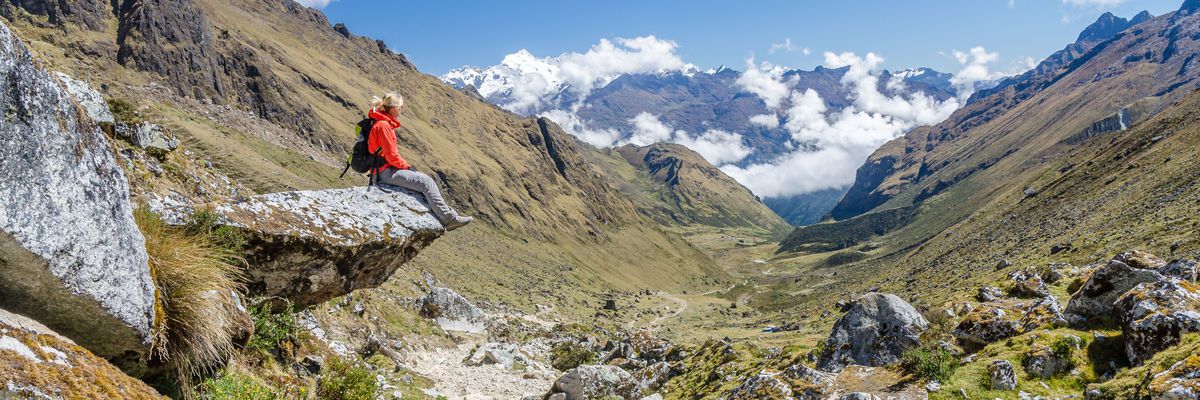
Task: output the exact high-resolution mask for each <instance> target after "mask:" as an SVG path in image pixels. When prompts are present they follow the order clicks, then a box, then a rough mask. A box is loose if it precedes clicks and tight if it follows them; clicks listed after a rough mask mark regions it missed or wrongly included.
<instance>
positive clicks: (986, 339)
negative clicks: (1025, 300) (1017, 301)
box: [951, 305, 1021, 352]
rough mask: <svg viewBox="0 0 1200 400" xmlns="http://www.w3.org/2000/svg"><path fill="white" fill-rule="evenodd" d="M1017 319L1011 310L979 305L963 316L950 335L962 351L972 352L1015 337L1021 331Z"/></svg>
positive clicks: (1017, 316)
mask: <svg viewBox="0 0 1200 400" xmlns="http://www.w3.org/2000/svg"><path fill="white" fill-rule="evenodd" d="M1019 319H1020V316H1019V315H1015V313H1014V312H1013V311H1012V310H1005V309H1004V308H1002V307H998V306H991V305H980V306H978V307H977V308H975V309H973V310H971V311H970V312H968V313H966V315H963V318H962V320H960V321H959V322H958V325H957V326H955V327H954V330H953V331H952V332H951V333H952V334H953V335H954V338H955V339H958V342H959V344H960V345H962V347H963V349H966V350H967V351H971V352H974V351H978V350H979V349H982V348H983V347H984V346H987V345H988V344H989V343H992V342H995V341H998V340H1003V339H1007V338H1010V337H1013V336H1016V335H1017V334H1018V333H1019V332H1020V330H1021V324H1020V322H1019Z"/></svg>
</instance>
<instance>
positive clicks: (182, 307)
mask: <svg viewBox="0 0 1200 400" xmlns="http://www.w3.org/2000/svg"><path fill="white" fill-rule="evenodd" d="M134 220H135V221H136V222H137V225H138V228H139V229H141V231H142V235H143V236H145V238H146V252H147V253H148V254H149V256H150V273H151V275H152V277H153V279H154V285H155V286H156V288H157V291H156V293H155V308H156V311H157V312H156V314H155V315H156V317H155V324H154V331H153V338H152V339H153V345H152V349H151V353H150V355H149V358H150V360H149V361H150V362H151V363H152V364H158V365H163V366H165V367H167V368H168V369H169V370H170V372H171V373H172V374H174V378H175V379H176V381H177V383H178V384H179V385H180V387H183V388H187V387H189V386H190V384H191V382H192V379H193V378H194V377H198V376H202V375H205V374H209V373H211V372H213V371H214V370H215V369H217V368H220V367H221V366H223V365H224V364H225V362H226V360H228V358H229V356H230V355H231V354H233V353H234V351H235V347H234V337H235V336H236V335H237V334H238V333H239V332H240V331H241V330H244V329H245V326H244V325H243V323H242V321H243V320H244V312H243V311H241V310H240V309H239V307H240V305H239V304H238V300H237V299H238V297H237V296H239V294H238V293H241V292H242V291H244V288H243V284H242V281H243V280H244V277H243V276H242V269H241V268H240V267H239V266H238V263H239V262H241V261H240V258H239V257H238V256H237V255H236V253H235V252H234V251H233V250H232V249H230V248H229V247H225V246H221V245H220V244H218V243H217V241H216V240H215V239H214V236H213V235H212V232H210V231H205V230H200V229H189V228H177V227H171V226H168V225H167V224H166V223H164V222H163V221H162V220H161V219H160V218H159V216H158V215H156V214H154V213H153V212H151V211H150V210H149V208H148V207H146V206H145V205H142V206H140V207H138V208H137V210H136V211H135V212H134ZM184 392H185V393H186V392H187V391H186V390H185V391H184Z"/></svg>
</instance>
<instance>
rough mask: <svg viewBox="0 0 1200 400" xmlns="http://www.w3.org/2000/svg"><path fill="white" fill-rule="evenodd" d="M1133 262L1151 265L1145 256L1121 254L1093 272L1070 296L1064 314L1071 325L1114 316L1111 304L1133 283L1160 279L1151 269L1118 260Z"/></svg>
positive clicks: (1156, 272)
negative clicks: (1124, 255)
mask: <svg viewBox="0 0 1200 400" xmlns="http://www.w3.org/2000/svg"><path fill="white" fill-rule="evenodd" d="M1122 258H1123V259H1126V260H1133V261H1136V262H1135V265H1139V266H1151V265H1153V264H1151V263H1150V261H1148V260H1150V259H1149V258H1148V257H1146V256H1144V255H1142V254H1140V253H1139V256H1137V257H1134V256H1129V257H1120V256H1118V259H1114V260H1112V261H1109V262H1108V264H1106V265H1105V266H1103V267H1100V268H1099V269H1097V270H1096V271H1094V272H1092V275H1091V276H1090V277H1088V279H1087V281H1085V282H1084V283H1083V286H1082V287H1080V288H1079V290H1078V291H1076V292H1075V293H1074V294H1072V295H1071V300H1070V301H1069V302H1067V308H1066V310H1065V314H1066V317H1067V320H1068V321H1069V322H1071V323H1072V324H1076V325H1080V324H1085V323H1087V322H1088V321H1091V320H1096V319H1106V318H1110V317H1112V315H1113V307H1112V304H1113V302H1114V301H1116V300H1117V297H1120V296H1121V295H1122V294H1125V292H1126V291H1128V290H1129V289H1132V288H1133V287H1134V286H1137V285H1138V284H1141V283H1145V282H1155V281H1159V280H1161V279H1163V275H1162V274H1160V273H1159V272H1158V271H1155V270H1153V269H1145V268H1136V267H1133V266H1132V265H1129V264H1127V263H1125V262H1123V261H1120V259H1122Z"/></svg>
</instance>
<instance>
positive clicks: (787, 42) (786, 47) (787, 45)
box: [767, 38, 808, 54]
mask: <svg viewBox="0 0 1200 400" xmlns="http://www.w3.org/2000/svg"><path fill="white" fill-rule="evenodd" d="M780 50H782V51H784V52H787V53H791V52H793V51H796V46H795V45H793V44H792V38H786V39H783V43H775V44H772V45H771V49H770V50H767V52H768V53H771V54H775V52H777V51H780ZM805 50H807V49H805ZM805 54H808V53H805Z"/></svg>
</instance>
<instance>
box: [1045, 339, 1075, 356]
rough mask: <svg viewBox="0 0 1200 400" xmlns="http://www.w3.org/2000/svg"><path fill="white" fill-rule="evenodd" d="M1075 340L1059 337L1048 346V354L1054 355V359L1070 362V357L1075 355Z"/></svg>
mask: <svg viewBox="0 0 1200 400" xmlns="http://www.w3.org/2000/svg"><path fill="white" fill-rule="evenodd" d="M1075 345H1076V339H1074V338H1071V337H1066V336H1064V337H1060V338H1058V340H1055V341H1054V343H1052V344H1051V345H1050V352H1052V353H1054V356H1055V357H1058V358H1061V359H1064V360H1070V359H1071V355H1072V354H1073V353H1075Z"/></svg>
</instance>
